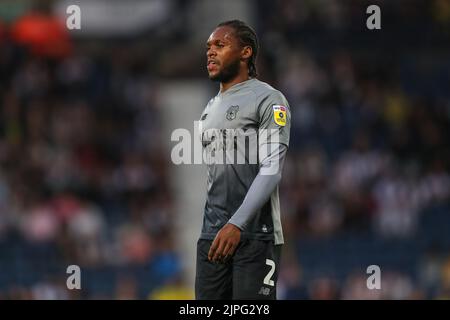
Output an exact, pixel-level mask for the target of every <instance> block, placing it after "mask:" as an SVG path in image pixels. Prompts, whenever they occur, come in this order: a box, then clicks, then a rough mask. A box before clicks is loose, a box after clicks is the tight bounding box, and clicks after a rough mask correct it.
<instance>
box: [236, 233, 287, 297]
mask: <svg viewBox="0 0 450 320" xmlns="http://www.w3.org/2000/svg"><path fill="white" fill-rule="evenodd" d="M280 254H281V245H274V244H273V242H272V241H260V240H245V241H244V242H243V243H242V245H241V246H240V248H239V249H238V251H236V254H235V256H234V259H233V260H234V262H233V299H276V284H277V280H278V270H279V267H280V266H279V264H280Z"/></svg>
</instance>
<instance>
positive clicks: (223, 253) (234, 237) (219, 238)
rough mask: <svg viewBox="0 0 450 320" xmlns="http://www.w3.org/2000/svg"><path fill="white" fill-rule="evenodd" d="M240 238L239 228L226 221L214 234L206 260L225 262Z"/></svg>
mask: <svg viewBox="0 0 450 320" xmlns="http://www.w3.org/2000/svg"><path fill="white" fill-rule="evenodd" d="M240 240H241V230H240V229H239V228H238V227H236V226H235V225H233V224H231V223H227V224H226V225H225V226H223V228H222V229H220V230H219V232H218V233H217V235H216V238H215V239H214V241H213V243H212V245H211V248H209V253H208V260H209V261H211V262H225V261H226V260H228V258H229V257H231V256H232V255H233V253H234V251H235V250H236V248H237V246H238V244H239V241H240Z"/></svg>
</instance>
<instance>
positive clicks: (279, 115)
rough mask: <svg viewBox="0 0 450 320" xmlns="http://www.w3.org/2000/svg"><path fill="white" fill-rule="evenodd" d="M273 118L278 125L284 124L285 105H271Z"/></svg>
mask: <svg viewBox="0 0 450 320" xmlns="http://www.w3.org/2000/svg"><path fill="white" fill-rule="evenodd" d="M273 119H274V120H275V123H276V124H277V125H279V126H282V127H284V126H285V125H286V107H285V106H280V105H274V106H273Z"/></svg>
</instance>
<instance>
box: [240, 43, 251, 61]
mask: <svg viewBox="0 0 450 320" xmlns="http://www.w3.org/2000/svg"><path fill="white" fill-rule="evenodd" d="M252 54H253V49H252V47H251V46H244V48H242V51H241V58H242V59H243V60H246V59H250V57H251V56H252Z"/></svg>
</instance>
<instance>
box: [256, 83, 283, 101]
mask: <svg viewBox="0 0 450 320" xmlns="http://www.w3.org/2000/svg"><path fill="white" fill-rule="evenodd" d="M254 80H255V81H253V82H252V90H253V92H254V93H255V95H256V98H257V100H265V99H267V98H273V99H275V100H286V98H285V96H284V95H283V93H282V92H281V91H280V90H278V89H275V88H274V87H273V86H271V85H270V84H268V83H267V82H264V81H261V80H258V79H254Z"/></svg>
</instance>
